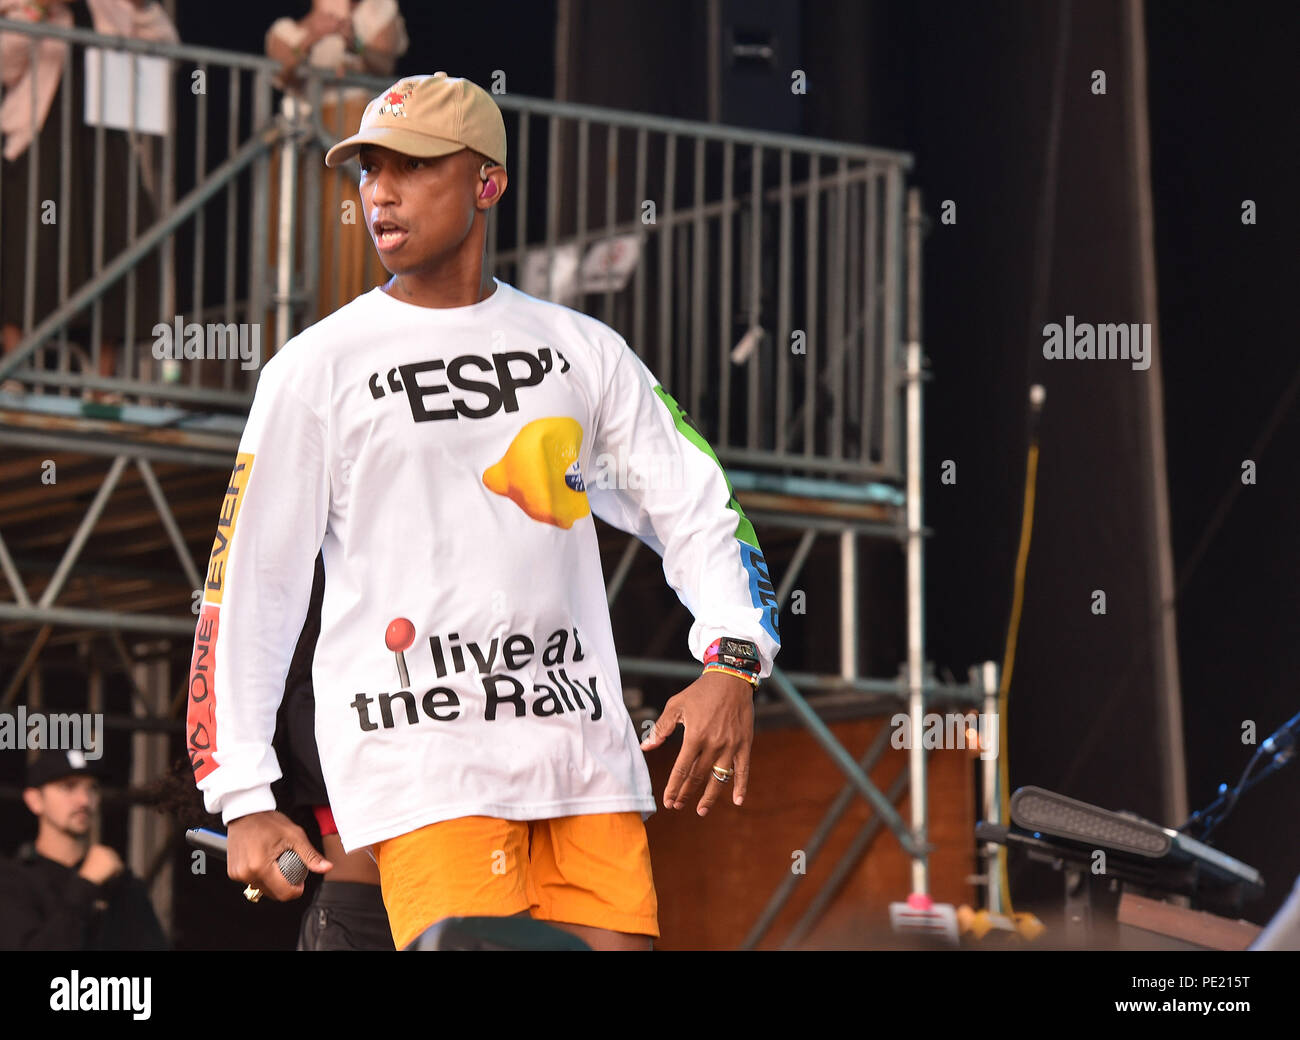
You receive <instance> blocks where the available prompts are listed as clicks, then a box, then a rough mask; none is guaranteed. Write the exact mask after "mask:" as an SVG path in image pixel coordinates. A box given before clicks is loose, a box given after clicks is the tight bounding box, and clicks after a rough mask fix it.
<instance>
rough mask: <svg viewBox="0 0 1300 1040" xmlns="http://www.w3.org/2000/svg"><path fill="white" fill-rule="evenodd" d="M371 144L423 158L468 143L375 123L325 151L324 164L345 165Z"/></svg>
mask: <svg viewBox="0 0 1300 1040" xmlns="http://www.w3.org/2000/svg"><path fill="white" fill-rule="evenodd" d="M368 144H369V145H374V146H375V147H376V148H391V149H392V150H393V151H395V152H401V153H402V154H403V155H414V156H417V157H418V158H421V159H433V158H436V157H437V156H439V155H451V153H452V152H459V151H462V150H464V148H465V145H463V144H461V143H460V142H459V141H449V140H447V139H446V138H445V137H430V136H429V135H428V134H419V133H416V132H415V131H413V130H402V129H399V128H397V127H390V126H376V127H372V128H371V129H369V130H363V131H361V133H359V134H353V135H352V136H351V137H349V138H347V139H346V140H344V141H340V142H339V143H338V144H336V145H335V146H334V147H333V148H331V149H330V150H329V151H328V152H326V153H325V165H326V166H331V167H332V166H342V165H343V164H344V163H345V162H347V161H348V160H349V159H353V158H355V157H356V154H357V153H358V152H359V151H361V149H362V148H363V147H365V146H366V145H368Z"/></svg>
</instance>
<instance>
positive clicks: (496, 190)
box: [475, 166, 510, 211]
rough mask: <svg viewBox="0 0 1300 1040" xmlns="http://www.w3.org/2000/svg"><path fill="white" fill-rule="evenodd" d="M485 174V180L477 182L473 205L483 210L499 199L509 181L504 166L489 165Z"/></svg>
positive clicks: (489, 207)
mask: <svg viewBox="0 0 1300 1040" xmlns="http://www.w3.org/2000/svg"><path fill="white" fill-rule="evenodd" d="M485 175H486V176H487V180H486V181H480V182H479V186H478V197H477V198H476V199H475V205H476V206H477V207H478V208H479V209H480V210H483V211H486V210H489V209H491V208H492V207H493V206H495V205H496V204H497V203H498V202H500V201H501V196H503V195H504V194H505V193H506V185H508V184H509V183H510V178H509V177H508V176H506V168H505V167H504V166H489V167H488V168H487V170H486V171H485Z"/></svg>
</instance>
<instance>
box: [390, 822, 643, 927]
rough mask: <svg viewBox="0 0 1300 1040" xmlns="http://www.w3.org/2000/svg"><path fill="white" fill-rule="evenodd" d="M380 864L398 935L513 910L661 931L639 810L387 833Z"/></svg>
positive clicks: (553, 918) (503, 914)
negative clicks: (445, 920) (451, 920)
mask: <svg viewBox="0 0 1300 1040" xmlns="http://www.w3.org/2000/svg"><path fill="white" fill-rule="evenodd" d="M372 851H373V852H374V856H375V862H376V863H377V864H378V865H379V883H380V887H381V888H382V890H383V896H384V906H385V907H387V909H388V923H389V927H391V928H392V930H393V942H394V943H395V944H396V945H397V948H398V949H399V950H400V949H403V948H404V947H405V946H406V945H407V944H408V943H410V942H411V941H413V940H414V939H416V938H417V937H418V936H419V935H420V933H422V932H423V931H424V930H425V929H426V928H428V927H429V926H430V925H432V924H434V923H435V922H437V921H440V920H442V919H443V918H444V917H510V916H512V915H514V914H518V913H520V912H522V911H525V910H526V911H528V912H529V913H530V914H531V915H532V916H533V917H535V918H537V919H538V920H540V921H563V922H566V923H568V924H581V925H588V926H589V927H593V928H607V929H609V930H611V931H615V932H629V933H632V934H634V935H650V936H654V937H656V938H657V937H658V935H659V905H658V900H657V899H656V898H655V886H654V878H653V877H652V876H651V873H650V846H649V843H648V842H647V840H646V832H645V824H644V823H642V822H641V814H640V813H639V812H621V813H594V814H592V815H588V816H562V817H559V818H557V819H553V820H532V821H523V820H499V819H496V818H495V817H491V816H464V817H461V818H460V819H456V820H445V821H443V822H441V823H431V824H429V825H428V826H427V827H421V828H420V829H419V830H415V831H411V832H410V833H409V834H402V835H399V836H397V837H396V838H388V839H387V840H385V841H381V842H379V843H377V844H376V845H375V846H374V847H373V849H372Z"/></svg>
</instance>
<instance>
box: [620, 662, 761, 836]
mask: <svg viewBox="0 0 1300 1040" xmlns="http://www.w3.org/2000/svg"><path fill="white" fill-rule="evenodd" d="M679 722H680V723H681V724H682V725H683V726H684V727H686V736H685V737H684V738H683V739H682V749H681V751H680V752H678V755H677V762H676V764H675V765H674V766H673V771H672V773H671V775H670V776H669V777H668V786H667V787H665V788H664V807H665V808H667V809H681V808H682V807H684V806H685V805H686V803H687V802H688V801H690V800H691V799H693V798H694V797H695V796H696V795H697V794H699V793H700V791H701V790H703V792H704V797H702V798H701V799H700V804H699V805H698V806H697V807H696V812H698V813H699V814H700V815H701V816H704V815H706V814H707V813H708V811H709V808H710V807H711V806H712V805H713V803H714V802H715V801H717V798H718V795H719V794H721V793H722V790H723V789H724V788H726V787H731V788H732V789H733V790H732V796H731V800H732V801H733V802H735V803H736V804H737V805H740V804H741V802H743V801H744V800H745V788H746V787H747V786H748V781H749V749H750V746H751V745H752V744H753V742H754V687H753V686H751V685H750V684H749V683H748V682H746V681H745V680H744V679H740V678H737V677H736V676H734V675H727V674H726V673H725V672H705V673H704V674H703V675H701V676H700V677H699V678H698V679H696V680H695V682H693V683H691V685H690V686H688V687H686V689H684V690H682V692H681V693H679V694H677V695H676V696H675V697H670V698H669V699H668V703H667V704H665V705H664V711H663V714H662V715H660V716H659V718H658V720H657V721H656V722H655V726H654V730H653V731H652V732H651V734H650V736H649V737H648V738H646V740H645V741H644V742H643V743H642V744H641V750H642V751H651V750H653V749H654V748H657V747H659V745H660V744H662V743H663V742H664V741H665V740H667V739H668V737H669V735H670V734H671V733H672V732H673V730H675V729H676V728H677V724H678V723H679ZM714 766H720V767H721V768H723V769H734V770H735V775H734V776H732V777H731V779H730V781H728V782H727V783H723V782H721V781H719V780H718V778H717V777H716V776H714V775H713V767H714Z"/></svg>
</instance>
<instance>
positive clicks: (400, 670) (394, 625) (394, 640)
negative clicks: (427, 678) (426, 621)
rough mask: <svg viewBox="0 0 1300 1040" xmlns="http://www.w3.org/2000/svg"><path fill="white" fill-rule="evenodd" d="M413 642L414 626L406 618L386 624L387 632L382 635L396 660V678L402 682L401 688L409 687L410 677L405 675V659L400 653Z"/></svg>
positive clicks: (396, 619) (407, 648) (395, 619)
mask: <svg viewBox="0 0 1300 1040" xmlns="http://www.w3.org/2000/svg"><path fill="white" fill-rule="evenodd" d="M414 642H415V626H414V625H413V624H411V623H410V622H409V621H407V620H406V618H404V617H399V618H393V620H392V621H390V622H388V631H387V632H385V633H384V643H385V644H386V645H387V646H388V649H389V650H391V651H393V655H394V656H395V657H396V658H397V677H398V678H399V679H401V680H402V686H403V687H407V686H410V685H411V677H410V676H409V675H407V674H406V658H405V657H403V656H402V651H403V650H409V649H410V648H411V644H412V643H414Z"/></svg>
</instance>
